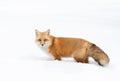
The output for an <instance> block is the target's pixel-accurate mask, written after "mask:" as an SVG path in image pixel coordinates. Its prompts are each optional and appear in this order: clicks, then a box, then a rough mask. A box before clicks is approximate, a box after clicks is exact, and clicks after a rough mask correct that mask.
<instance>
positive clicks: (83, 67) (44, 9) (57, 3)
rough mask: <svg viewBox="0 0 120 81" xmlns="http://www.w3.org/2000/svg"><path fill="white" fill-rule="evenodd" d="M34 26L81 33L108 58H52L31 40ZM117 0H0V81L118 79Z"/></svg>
mask: <svg viewBox="0 0 120 81" xmlns="http://www.w3.org/2000/svg"><path fill="white" fill-rule="evenodd" d="M35 29H39V30H41V31H45V30H47V29H51V34H52V35H55V36H64V37H78V38H79V37H80V38H84V39H87V40H89V41H91V42H93V43H95V44H96V45H98V46H99V47H101V48H102V49H103V50H104V51H105V52H106V53H107V54H108V56H109V57H110V64H109V65H107V66H105V67H101V66H99V65H97V63H95V62H94V61H93V60H92V59H90V63H89V64H82V63H76V62H75V61H74V59H73V58H63V60H62V61H57V60H53V58H51V57H49V55H47V53H44V52H42V51H41V50H40V49H39V48H38V47H37V46H36V44H35V42H34V39H35V32H34V30H35ZM119 35H120V1H119V0H0V49H1V50H0V81H120V64H119V62H120V51H119V50H120V43H119V41H120V36H119Z"/></svg>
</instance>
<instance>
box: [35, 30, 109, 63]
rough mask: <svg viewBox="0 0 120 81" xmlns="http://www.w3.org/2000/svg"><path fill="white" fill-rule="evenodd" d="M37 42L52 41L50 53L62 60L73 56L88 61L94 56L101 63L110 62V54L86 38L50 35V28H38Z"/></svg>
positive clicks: (42, 43) (81, 60)
mask: <svg viewBox="0 0 120 81" xmlns="http://www.w3.org/2000/svg"><path fill="white" fill-rule="evenodd" d="M36 42H37V43H40V44H41V45H44V44H46V42H50V45H49V47H48V50H49V53H50V54H51V55H52V56H53V57H54V58H55V59H57V60H61V58H62V57H73V58H74V59H75V60H76V61H77V62H82V63H88V58H89V57H93V58H94V59H95V60H96V61H97V62H98V63H99V64H100V65H106V64H107V63H108V62H109V58H108V56H107V55H106V54H105V53H104V52H103V51H102V50H101V49H100V48H99V47H97V46H96V45H95V44H93V43H91V42H89V41H86V40H84V39H80V38H64V37H54V36H51V35H50V30H48V31H46V32H39V31H38V30H36Z"/></svg>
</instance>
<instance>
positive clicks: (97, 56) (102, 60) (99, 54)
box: [88, 44, 109, 66]
mask: <svg viewBox="0 0 120 81" xmlns="http://www.w3.org/2000/svg"><path fill="white" fill-rule="evenodd" d="M88 55H89V56H91V57H93V58H94V60H95V61H97V62H98V64H99V65H101V66H104V65H106V64H108V63H109V57H108V56H107V55H106V54H105V52H104V51H102V50H101V49H100V48H99V47H98V46H96V45H95V44H93V45H91V46H90V48H89V49H88Z"/></svg>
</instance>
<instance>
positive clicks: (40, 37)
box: [35, 29, 51, 46]
mask: <svg viewBox="0 0 120 81" xmlns="http://www.w3.org/2000/svg"><path fill="white" fill-rule="evenodd" d="M35 34H36V39H35V42H36V43H37V44H38V45H41V46H48V45H50V44H51V41H50V37H49V36H50V29H48V30H47V31H44V32H40V31H39V30H37V29H36V30H35Z"/></svg>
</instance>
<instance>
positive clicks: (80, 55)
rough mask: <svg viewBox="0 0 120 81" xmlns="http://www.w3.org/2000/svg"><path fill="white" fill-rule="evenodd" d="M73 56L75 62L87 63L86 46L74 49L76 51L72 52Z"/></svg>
mask: <svg viewBox="0 0 120 81" xmlns="http://www.w3.org/2000/svg"><path fill="white" fill-rule="evenodd" d="M73 58H74V59H75V60H76V61H77V62H81V63H88V56H87V54H86V48H83V49H79V50H76V51H75V52H74V53H73Z"/></svg>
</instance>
